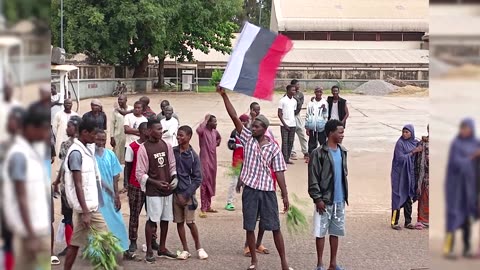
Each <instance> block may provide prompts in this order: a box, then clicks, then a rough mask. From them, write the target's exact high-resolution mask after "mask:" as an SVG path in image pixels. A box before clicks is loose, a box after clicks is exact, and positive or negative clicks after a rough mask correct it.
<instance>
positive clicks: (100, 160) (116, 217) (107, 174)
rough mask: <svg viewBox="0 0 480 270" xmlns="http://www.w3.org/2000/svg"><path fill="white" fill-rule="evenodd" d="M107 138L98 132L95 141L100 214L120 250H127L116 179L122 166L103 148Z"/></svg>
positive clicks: (125, 228)
mask: <svg viewBox="0 0 480 270" xmlns="http://www.w3.org/2000/svg"><path fill="white" fill-rule="evenodd" d="M106 141H107V136H106V134H105V132H102V131H99V132H98V133H97V137H96V140H95V144H96V149H95V159H96V161H97V165H98V170H99V171H100V176H101V179H102V197H103V205H102V206H101V207H100V212H101V213H102V215H103V218H104V219H105V222H106V223H107V227H108V229H109V230H110V231H111V232H112V233H113V235H115V236H116V237H117V238H118V239H119V240H120V246H121V247H122V250H124V251H127V250H128V235H127V227H126V226H125V222H124V221H123V217H122V212H121V211H120V197H119V192H118V179H119V177H120V173H121V172H122V165H120V161H118V158H117V156H116V155H115V153H114V152H113V151H112V150H110V149H106V148H105V143H106Z"/></svg>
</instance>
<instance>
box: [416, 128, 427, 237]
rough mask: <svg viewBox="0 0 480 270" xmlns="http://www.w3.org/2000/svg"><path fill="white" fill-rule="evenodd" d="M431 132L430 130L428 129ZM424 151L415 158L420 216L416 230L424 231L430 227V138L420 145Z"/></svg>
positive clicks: (423, 140)
mask: <svg viewBox="0 0 480 270" xmlns="http://www.w3.org/2000/svg"><path fill="white" fill-rule="evenodd" d="M427 130H428V131H430V128H429V127H427ZM418 145H419V146H420V147H422V149H423V151H422V152H420V153H418V154H417V155H416V157H415V179H416V180H417V197H418V211H417V212H418V216H417V224H416V225H415V228H417V230H422V229H424V228H428V226H429V222H428V221H429V191H428V190H429V186H430V184H429V161H430V158H429V152H430V147H429V136H424V137H423V138H422V141H420V143H419V144H418Z"/></svg>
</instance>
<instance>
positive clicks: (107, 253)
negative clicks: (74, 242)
mask: <svg viewBox="0 0 480 270" xmlns="http://www.w3.org/2000/svg"><path fill="white" fill-rule="evenodd" d="M122 252H123V250H122V248H121V246H120V240H119V239H118V238H117V237H116V236H115V235H113V233H112V232H110V231H108V232H103V231H98V230H96V229H94V228H90V235H89V236H88V245H87V246H86V247H85V249H84V250H83V256H82V258H83V259H87V260H88V261H90V263H91V264H92V265H93V269H95V270H100V269H104V270H114V269H116V268H117V266H118V264H117V256H118V254H121V253H122Z"/></svg>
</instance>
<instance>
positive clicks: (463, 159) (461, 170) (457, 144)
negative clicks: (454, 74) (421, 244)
mask: <svg viewBox="0 0 480 270" xmlns="http://www.w3.org/2000/svg"><path fill="white" fill-rule="evenodd" d="M479 145H480V144H479V141H478V140H477V139H476V138H475V125H474V122H473V120H472V119H465V120H463V121H462V122H461V124H460V131H459V134H458V135H457V137H456V138H455V140H454V141H453V142H452V144H451V146H450V153H449V158H448V166H447V179H446V183H445V188H446V190H445V193H446V214H447V224H446V225H447V228H446V230H447V235H446V240H445V245H444V255H445V256H446V257H447V258H455V255H454V254H453V249H454V243H455V232H456V231H457V230H458V229H460V228H461V229H462V231H463V244H464V247H463V256H465V257H471V256H472V254H471V246H470V236H471V222H472V219H473V218H476V217H478V211H479V210H478V198H477V179H476V168H475V160H476V159H478V157H479V152H478V151H479Z"/></svg>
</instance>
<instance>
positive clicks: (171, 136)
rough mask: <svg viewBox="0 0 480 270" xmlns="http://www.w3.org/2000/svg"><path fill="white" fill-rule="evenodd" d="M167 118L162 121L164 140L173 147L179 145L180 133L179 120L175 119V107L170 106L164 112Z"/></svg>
mask: <svg viewBox="0 0 480 270" xmlns="http://www.w3.org/2000/svg"><path fill="white" fill-rule="evenodd" d="M163 113H164V115H165V118H164V119H162V120H161V121H160V123H161V124H162V128H163V136H162V139H163V140H164V141H166V142H168V143H169V144H170V145H172V147H175V146H177V145H178V141H177V131H178V126H179V123H178V120H177V119H176V118H174V117H173V107H172V106H170V105H168V106H166V107H165V109H164V110H163Z"/></svg>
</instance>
